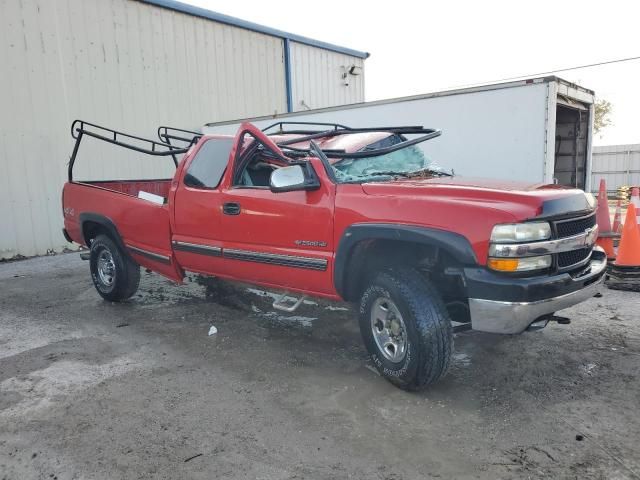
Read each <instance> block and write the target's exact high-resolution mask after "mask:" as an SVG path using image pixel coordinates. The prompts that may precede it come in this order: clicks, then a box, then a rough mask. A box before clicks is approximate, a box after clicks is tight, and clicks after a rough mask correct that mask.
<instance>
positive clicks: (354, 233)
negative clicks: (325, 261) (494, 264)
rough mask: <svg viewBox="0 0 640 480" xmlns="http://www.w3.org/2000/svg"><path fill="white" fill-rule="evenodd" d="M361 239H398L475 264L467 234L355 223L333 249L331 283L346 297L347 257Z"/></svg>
mask: <svg viewBox="0 0 640 480" xmlns="http://www.w3.org/2000/svg"><path fill="white" fill-rule="evenodd" d="M363 240H398V241H406V242H413V243H419V244H423V245H431V246H434V247H438V248H441V249H442V250H444V251H446V252H448V253H449V254H451V255H452V256H453V257H455V258H456V259H457V260H459V261H460V263H462V264H463V265H477V263H478V262H477V260H476V255H475V253H474V251H473V248H471V244H470V243H469V241H468V240H467V239H466V237H464V236H462V235H460V234H458V233H454V232H448V231H446V230H439V229H436V228H429V227H418V226H414V225H398V224H392V223H359V224H358V223H357V224H353V225H351V226H349V227H347V228H346V229H345V230H344V232H343V234H342V237H341V238H340V242H339V244H338V249H337V251H336V256H335V261H334V269H333V282H334V286H335V289H336V291H337V292H338V294H339V295H340V296H341V297H342V298H346V297H345V295H347V290H348V285H347V277H348V274H349V271H348V266H349V260H350V259H351V256H352V254H353V249H354V247H355V246H356V245H357V244H358V243H359V242H361V241H363Z"/></svg>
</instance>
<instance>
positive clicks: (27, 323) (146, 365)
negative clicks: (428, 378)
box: [0, 254, 640, 480]
mask: <svg viewBox="0 0 640 480" xmlns="http://www.w3.org/2000/svg"><path fill="white" fill-rule="evenodd" d="M138 293H139V295H138V296H136V297H135V298H134V299H133V300H132V301H130V302H128V303H124V304H111V303H108V302H104V301H102V300H101V299H100V297H99V296H98V295H97V293H96V292H95V291H94V288H93V286H92V284H91V281H90V278H89V275H88V264H87V263H86V262H82V261H81V260H80V259H79V258H78V255H77V254H66V255H59V256H54V257H43V258H36V259H31V260H25V261H20V262H13V263H5V264H0V479H17V480H23V479H59V480H63V479H137V478H144V479H146V478H160V479H213V478H221V479H222V478H230V479H251V478H255V479H334V478H335V479H346V478H352V479H386V480H401V479H417V478H463V479H464V478H481V479H485V478H486V479H496V478H554V479H556V478H572V479H573V478H575V479H585V478H588V479H591V478H597V479H600V478H606V479H617V478H635V479H640V382H639V380H640V294H635V293H627V292H618V291H611V290H606V289H605V290H604V292H603V293H604V296H603V297H602V298H593V299H591V300H589V301H588V302H585V303H584V304H582V305H579V306H577V307H574V308H572V309H570V310H566V311H565V312H566V313H567V315H568V316H569V317H571V318H572V319H573V322H572V323H571V325H568V326H563V325H557V324H553V325H550V326H549V327H547V328H546V329H544V330H542V331H538V332H529V333H525V334H523V335H520V336H492V335H488V334H481V333H476V332H467V333H463V334H458V335H457V336H456V338H455V349H456V353H455V361H454V365H453V367H452V369H451V371H450V373H449V375H448V376H447V377H446V378H445V379H444V380H443V381H441V382H440V383H438V384H437V385H435V386H433V387H431V388H430V389H428V390H427V391H425V392H422V393H419V394H415V393H406V392H404V391H401V390H398V389H397V388H394V387H393V386H391V385H390V384H388V383H387V382H386V381H384V380H383V379H382V378H381V377H379V376H378V375H377V374H376V373H375V372H374V371H372V368H371V366H370V365H369V363H368V362H367V355H366V352H365V351H364V348H363V346H362V343H361V341H360V335H359V332H358V329H357V324H356V322H355V321H354V314H353V313H352V312H351V311H349V310H348V309H347V308H348V306H347V305H338V304H329V303H323V302H319V303H314V304H310V303H307V304H305V305H303V306H302V307H301V308H300V310H299V311H298V312H296V314H295V315H281V314H279V313H275V312H273V311H272V310H271V309H270V306H269V305H270V302H271V299H270V298H269V297H265V296H264V295H261V294H260V292H259V291H257V290H256V291H253V290H248V289H247V288H246V287H235V288H229V287H224V286H221V287H220V288H219V289H217V291H211V292H210V295H209V296H207V295H206V294H205V289H204V288H203V287H202V286H201V285H199V284H198V283H196V282H190V283H188V284H187V285H186V286H183V287H177V286H173V285H172V284H170V283H169V282H167V281H165V280H163V279H161V278H160V277H158V276H155V275H147V274H143V279H142V284H141V289H140V291H139V292H138ZM212 325H214V326H216V327H217V329H218V333H217V334H215V335H212V336H209V335H208V331H209V329H210V327H211V326H212Z"/></svg>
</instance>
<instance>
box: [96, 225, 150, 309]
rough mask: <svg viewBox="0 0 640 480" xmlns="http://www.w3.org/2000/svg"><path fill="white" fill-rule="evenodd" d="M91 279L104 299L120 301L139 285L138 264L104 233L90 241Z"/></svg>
mask: <svg viewBox="0 0 640 480" xmlns="http://www.w3.org/2000/svg"><path fill="white" fill-rule="evenodd" d="M89 264H90V269H91V279H92V280H93V284H94V286H95V287H96V290H97V291H98V293H99V294H100V295H101V296H102V298H104V299H105V300H109V301H111V302H120V301H122V300H126V299H127V298H130V297H131V296H132V295H133V294H134V293H136V291H137V290H138V286H139V285H140V266H139V265H138V264H137V263H135V262H134V261H133V260H131V259H130V258H129V257H128V256H127V255H126V254H125V253H124V252H123V251H122V250H120V249H119V248H118V246H117V245H116V244H115V243H114V242H113V240H111V239H110V238H109V237H107V236H106V235H98V236H97V237H96V238H95V239H94V240H93V242H92V243H91V257H90V259H89Z"/></svg>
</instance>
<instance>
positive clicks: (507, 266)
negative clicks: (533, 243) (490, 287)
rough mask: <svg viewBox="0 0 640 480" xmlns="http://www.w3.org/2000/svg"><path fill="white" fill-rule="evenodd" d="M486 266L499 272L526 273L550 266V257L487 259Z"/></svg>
mask: <svg viewBox="0 0 640 480" xmlns="http://www.w3.org/2000/svg"><path fill="white" fill-rule="evenodd" d="M487 266H488V267H489V268H491V269H492V270H498V271H500V272H528V271H531V270H541V269H543V268H549V267H550V266H551V255H539V256H537V257H524V258H489V260H488V261H487Z"/></svg>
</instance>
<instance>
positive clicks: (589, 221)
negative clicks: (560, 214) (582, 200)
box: [555, 213, 596, 238]
mask: <svg viewBox="0 0 640 480" xmlns="http://www.w3.org/2000/svg"><path fill="white" fill-rule="evenodd" d="M595 224H596V214H595V213H594V214H592V215H589V216H587V217H580V218H570V219H569V220H559V221H557V222H555V226H556V233H557V235H558V238H564V237H571V236H573V235H578V234H580V233H584V231H585V230H586V229H588V228H591V227H593V226H595Z"/></svg>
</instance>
